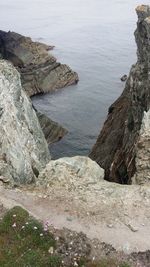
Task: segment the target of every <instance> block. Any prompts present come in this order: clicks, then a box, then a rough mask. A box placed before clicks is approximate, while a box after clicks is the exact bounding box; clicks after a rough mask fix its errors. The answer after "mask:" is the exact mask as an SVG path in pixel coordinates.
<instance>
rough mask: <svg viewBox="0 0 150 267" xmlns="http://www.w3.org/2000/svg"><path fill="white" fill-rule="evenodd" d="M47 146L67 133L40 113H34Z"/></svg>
mask: <svg viewBox="0 0 150 267" xmlns="http://www.w3.org/2000/svg"><path fill="white" fill-rule="evenodd" d="M36 115H37V117H38V119H39V123H40V126H41V128H42V130H43V133H44V135H45V139H46V141H47V143H48V145H50V144H52V143H55V142H57V141H59V140H61V139H62V138H63V137H64V135H66V134H67V133H68V131H67V130H66V129H65V128H63V127H62V126H61V125H59V124H58V123H57V122H55V121H53V120H51V119H50V118H49V117H47V116H46V115H44V114H42V113H41V112H38V111H37V112H36Z"/></svg>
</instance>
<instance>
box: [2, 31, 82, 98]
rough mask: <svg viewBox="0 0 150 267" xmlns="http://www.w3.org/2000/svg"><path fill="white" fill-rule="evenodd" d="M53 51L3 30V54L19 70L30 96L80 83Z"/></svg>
mask: <svg viewBox="0 0 150 267" xmlns="http://www.w3.org/2000/svg"><path fill="white" fill-rule="evenodd" d="M50 49H51V47H49V46H48V45H45V44H42V43H38V42H33V41H32V40H31V38H29V37H24V36H22V35H20V34H17V33H15V32H4V31H0V54H1V56H2V58H3V59H8V60H10V61H11V62H12V63H13V65H14V66H15V67H17V68H18V71H19V72H20V74H21V82H22V86H23V88H24V89H25V91H26V92H27V94H28V95H29V96H33V95H36V94H39V93H47V92H51V91H52V90H55V89H59V88H62V87H65V86H69V85H71V84H74V83H77V82H78V80H79V78H78V75H77V73H76V72H74V71H72V70H71V68H70V67H69V66H67V65H65V64H61V63H59V62H57V61H56V58H55V57H54V56H52V55H51V54H50V53H48V50H50Z"/></svg>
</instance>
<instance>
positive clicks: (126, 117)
mask: <svg viewBox="0 0 150 267" xmlns="http://www.w3.org/2000/svg"><path fill="white" fill-rule="evenodd" d="M136 12H137V15H138V22H137V29H136V31H135V39H136V43H137V48H138V50H137V56H138V60H137V63H136V64H135V65H133V66H132V68H131V71H130V74H129V77H128V79H127V82H126V85H125V89H124V91H123V93H122V94H121V96H120V97H119V98H118V99H117V100H116V101H115V102H114V103H113V104H112V105H111V106H110V108H109V111H108V116H107V119H106V121H105V123H104V126H103V128H102V130H101V132H100V135H99V137H98V139H97V142H96V144H95V145H94V147H93V149H92V151H91V153H90V155H89V156H90V158H91V159H93V160H95V161H96V162H97V163H98V164H99V165H100V166H101V167H102V168H104V169H105V179H107V180H109V181H114V182H118V183H122V184H130V183H132V177H133V176H134V175H135V174H136V172H138V170H139V163H137V162H139V160H138V157H139V154H140V152H138V151H139V146H140V145H139V144H140V143H141V139H142V143H143V144H144V147H145V149H143V151H142V153H143V155H144V153H145V152H146V155H147V156H146V157H145V163H144V166H145V167H144V168H147V171H146V172H145V173H147V172H148V169H149V167H148V165H149V159H148V154H147V150H148V149H150V142H149V132H147V135H148V136H147V135H142V136H141V133H142V131H141V127H142V126H141V125H142V120H143V116H144V114H146V113H147V114H149V108H150V75H149V69H150V7H149V6H145V5H142V6H138V7H137V9H136ZM145 112H146V113H145ZM146 118H147V120H149V116H147V117H146ZM145 138H146V139H145ZM144 139H145V140H144ZM144 151H145V152H144ZM136 164H138V166H136ZM144 176H145V175H144ZM138 180H139V179H134V181H136V183H138ZM144 180H146V177H145V178H144ZM144 180H143V181H144Z"/></svg>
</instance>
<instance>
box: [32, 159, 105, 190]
mask: <svg viewBox="0 0 150 267" xmlns="http://www.w3.org/2000/svg"><path fill="white" fill-rule="evenodd" d="M103 178H104V170H103V169H102V168H100V167H99V166H98V164H97V163H96V162H94V161H92V160H91V159H89V158H88V157H82V156H76V157H72V158H69V157H66V158H61V159H58V160H51V161H50V162H49V163H48V164H47V165H46V168H45V169H44V170H43V171H42V172H41V173H40V175H39V177H38V181H37V184H38V185H40V184H41V185H46V186H48V185H49V186H50V187H51V186H53V185H54V184H55V185H56V184H57V185H58V186H60V187H61V186H62V185H63V186H65V187H70V186H71V185H72V186H77V187H83V186H90V185H91V184H94V183H97V182H99V181H100V180H103Z"/></svg>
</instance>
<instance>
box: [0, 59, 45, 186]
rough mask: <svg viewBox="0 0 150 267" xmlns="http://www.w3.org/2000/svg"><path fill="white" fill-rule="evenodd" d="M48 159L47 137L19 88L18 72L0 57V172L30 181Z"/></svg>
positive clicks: (16, 180)
mask: <svg viewBox="0 0 150 267" xmlns="http://www.w3.org/2000/svg"><path fill="white" fill-rule="evenodd" d="M49 160H50V155H49V150H48V146H47V143H46V140H45V138H44V135H43V133H42V130H41V128H40V125H39V122H38V119H37V116H36V113H35V111H34V110H33V108H32V103H31V102H30V100H29V99H28V97H27V95H26V94H25V92H24V90H22V87H21V82H20V75H19V73H18V72H17V70H16V69H15V68H14V67H13V66H12V64H11V63H8V62H7V61H4V60H1V61H0V175H1V176H3V177H6V180H8V179H9V180H10V182H11V183H15V184H20V183H30V182H33V181H34V180H35V177H36V176H38V174H39V172H40V171H41V170H42V168H43V167H45V165H46V163H48V162H49ZM3 180H5V179H4V178H3Z"/></svg>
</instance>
